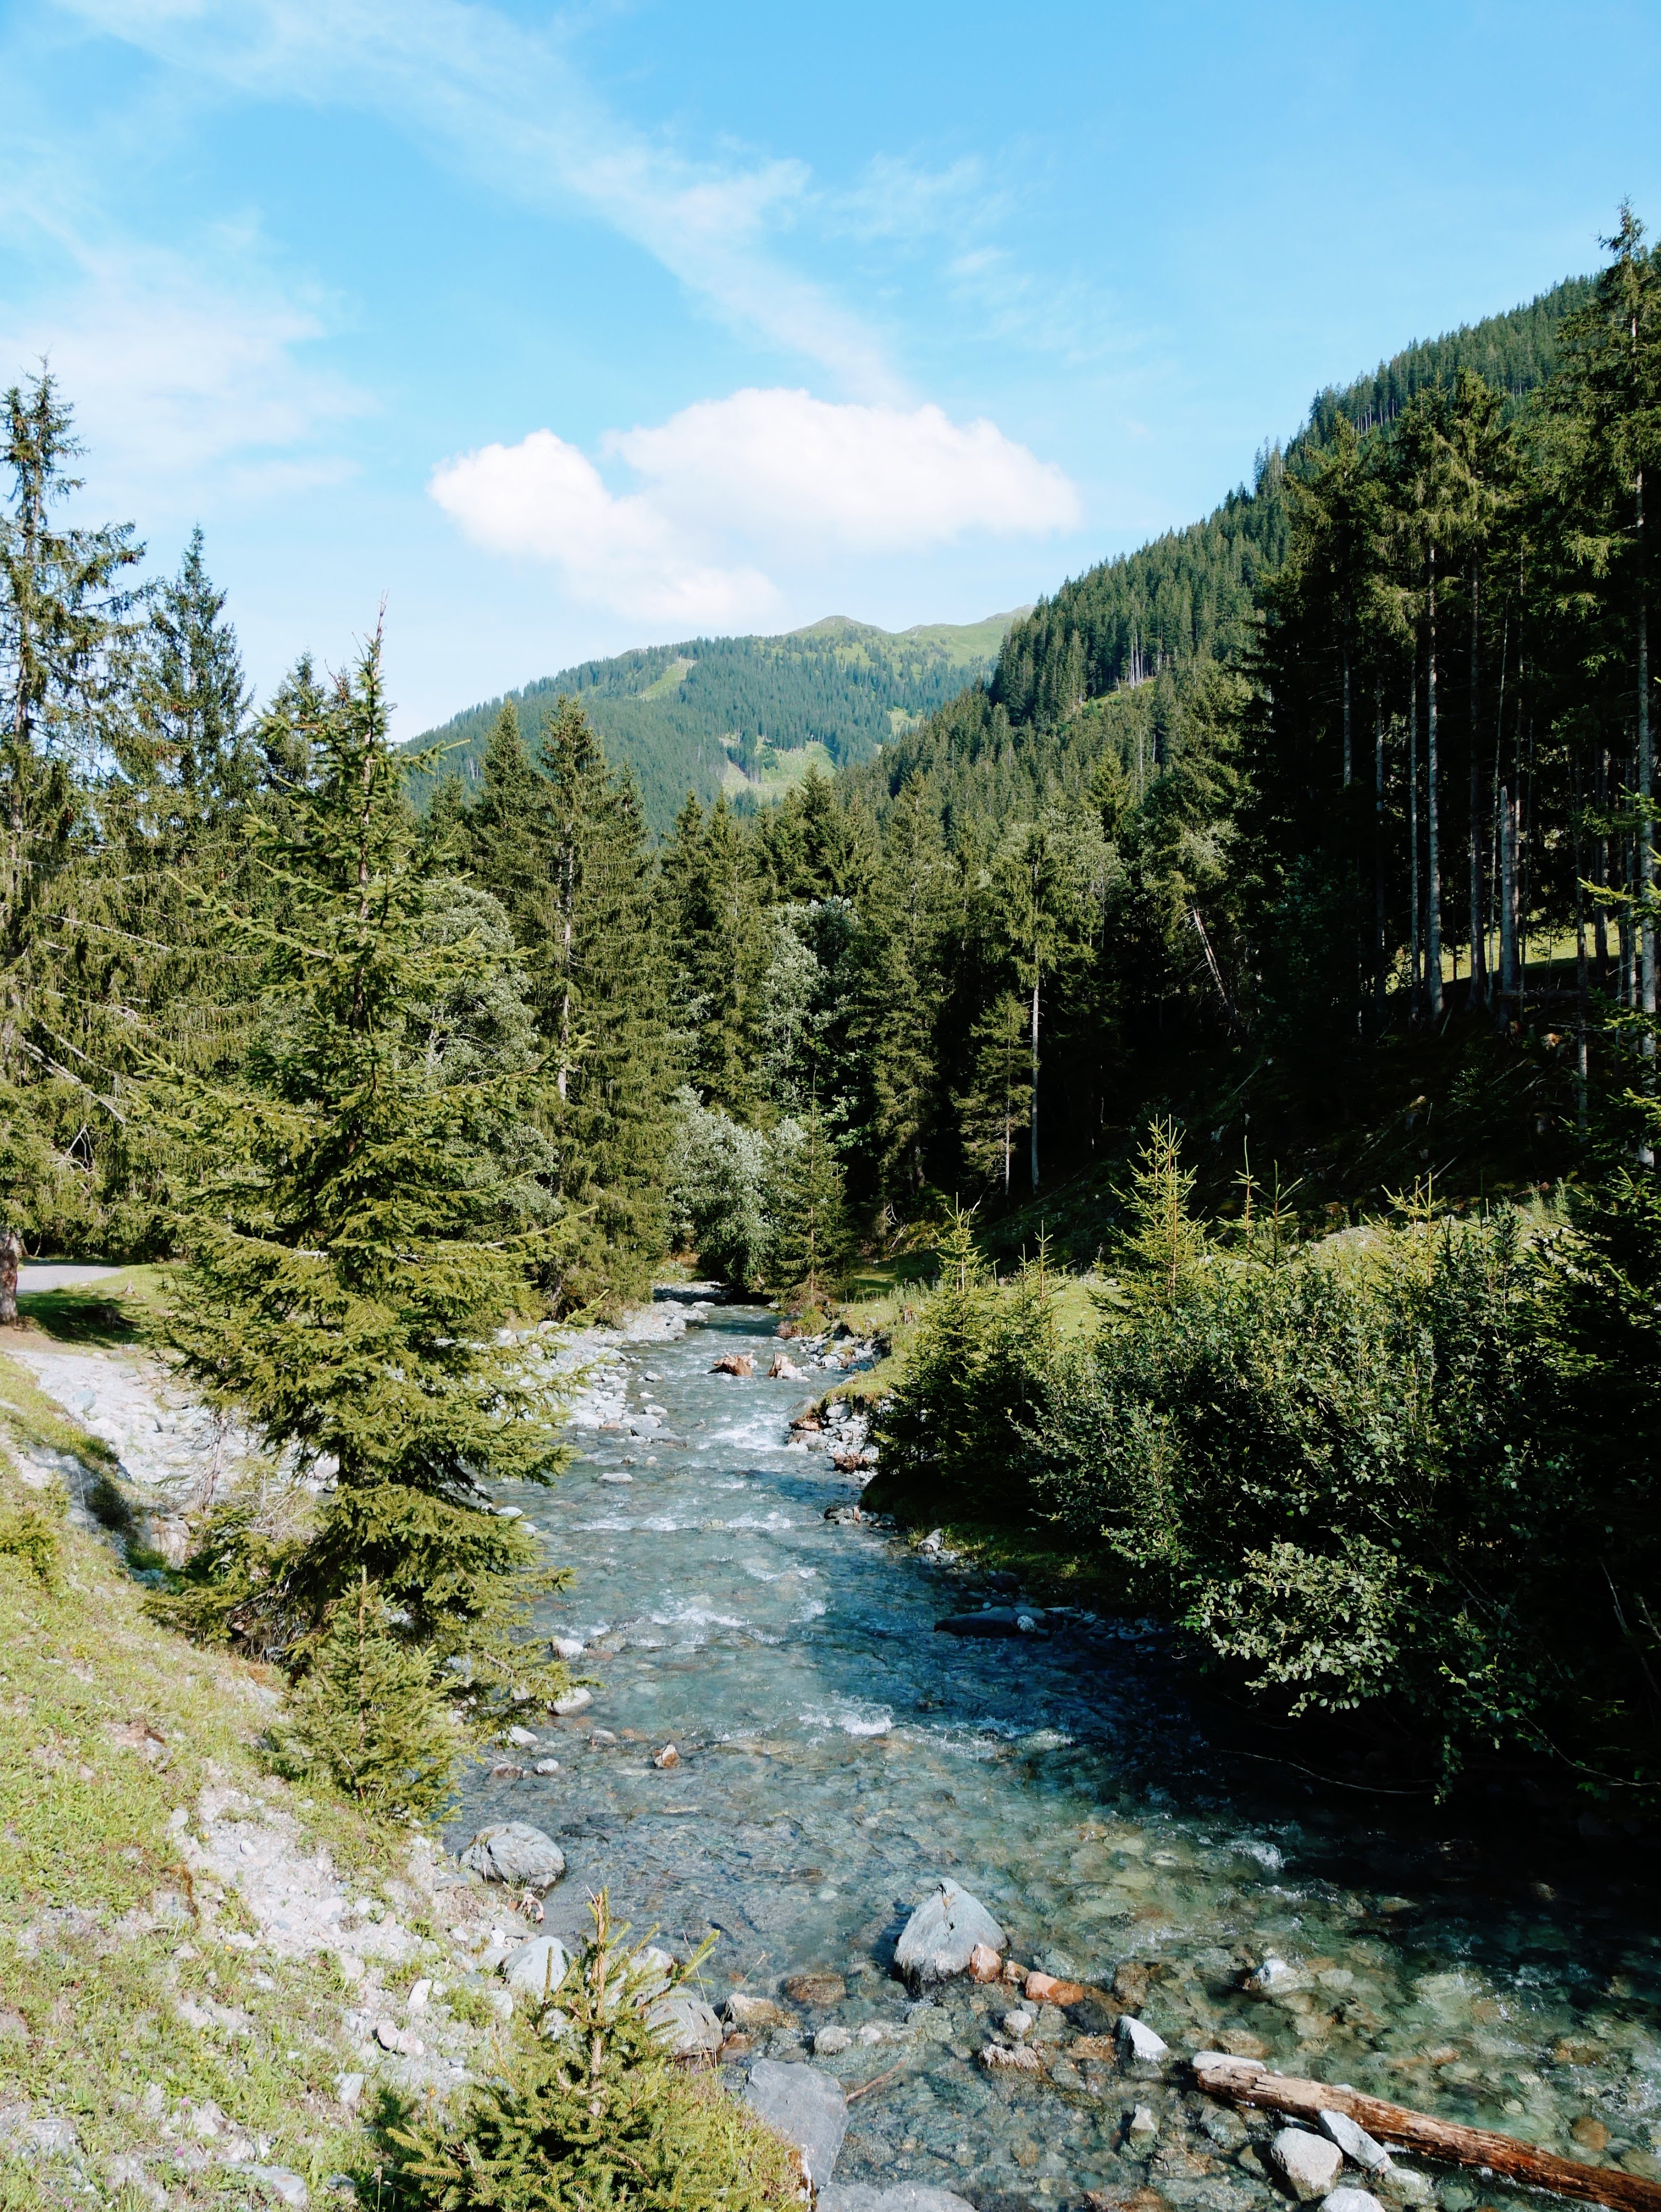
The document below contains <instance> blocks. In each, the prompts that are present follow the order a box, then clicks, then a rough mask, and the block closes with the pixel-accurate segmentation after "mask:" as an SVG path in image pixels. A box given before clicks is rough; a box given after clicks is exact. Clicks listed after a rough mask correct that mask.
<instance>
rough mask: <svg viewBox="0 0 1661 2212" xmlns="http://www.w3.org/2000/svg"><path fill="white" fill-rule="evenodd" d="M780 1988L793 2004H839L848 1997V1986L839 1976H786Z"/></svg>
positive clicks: (822, 1974) (810, 1974) (814, 1973)
mask: <svg viewBox="0 0 1661 2212" xmlns="http://www.w3.org/2000/svg"><path fill="white" fill-rule="evenodd" d="M780 1987H781V1988H782V1990H783V1991H784V1994H785V1995H786V1996H788V1998H789V1999H790V2001H791V2002H792V2003H793V2004H800V2005H833V2004H840V2003H841V2002H842V2001H843V1998H844V1997H845V1996H847V1995H848V1984H847V1983H846V1982H845V1981H843V1978H842V1976H841V1975H840V1974H828V1973H819V1972H809V1973H805V1974H787V1975H786V1976H785V1978H784V1980H783V1981H782V1984H780Z"/></svg>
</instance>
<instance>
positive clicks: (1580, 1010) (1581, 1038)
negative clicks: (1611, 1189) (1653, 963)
mask: <svg viewBox="0 0 1661 2212" xmlns="http://www.w3.org/2000/svg"><path fill="white" fill-rule="evenodd" d="M1581 817H1582V808H1581V799H1580V756H1579V752H1578V751H1577V752H1576V754H1575V756H1574V987H1575V999H1576V1006H1575V1028H1576V1030H1577V1035H1576V1036H1575V1040H1574V1121H1575V1127H1577V1128H1578V1129H1579V1130H1581V1131H1582V1132H1583V1133H1584V1131H1585V1126H1586V1077H1587V1072H1588V1071H1587V1066H1586V1022H1587V1016H1588V1003H1587V1002H1588V998H1589V993H1588V990H1587V976H1586V905H1585V889H1584V887H1583V885H1582V882H1581V878H1582V877H1583V876H1584V875H1585V865H1584V863H1583V860H1582V859H1581V851H1580V844H1581V832H1582V828H1583V823H1582V818H1581Z"/></svg>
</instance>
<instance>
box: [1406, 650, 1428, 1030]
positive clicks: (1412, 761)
mask: <svg viewBox="0 0 1661 2212" xmlns="http://www.w3.org/2000/svg"><path fill="white" fill-rule="evenodd" d="M1408 855H1409V858H1408V872H1409V904H1410V906H1411V908H1412V932H1413V992H1412V1000H1413V1020H1414V1023H1415V1026H1416V1025H1417V1024H1418V1021H1419V1018H1420V1016H1421V1014H1422V1013H1423V1012H1424V987H1425V968H1424V943H1423V936H1422V932H1421V908H1420V904H1419V655H1418V653H1417V652H1416V651H1415V653H1414V656H1413V679H1412V681H1411V683H1409V685H1408Z"/></svg>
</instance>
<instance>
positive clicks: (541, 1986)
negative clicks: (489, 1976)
mask: <svg viewBox="0 0 1661 2212" xmlns="http://www.w3.org/2000/svg"><path fill="white" fill-rule="evenodd" d="M570 1963H571V1960H570V1954H569V1953H568V1952H567V1950H566V1948H565V1946H564V1945H563V1943H562V1942H560V1940H559V1938H558V1936H532V1938H531V1940H530V1942H528V1943H519V1944H515V1946H514V1948H513V1949H512V1950H511V1951H510V1952H509V1953H508V1955H507V1957H506V1958H505V1959H504V1960H502V1980H503V1981H504V1982H506V1983H507V1984H508V1988H509V1989H510V1990H513V1991H514V1995H515V1996H523V1997H529V1998H530V1999H531V2000H532V2002H534V2003H537V2004H540V2003H541V2002H542V2000H543V1998H544V1996H545V1995H551V1994H552V1992H553V1991H554V1990H557V1988H558V1987H559V1985H560V1984H561V1983H562V1982H563V1980H564V1979H565V1970H566V1968H567V1967H568V1966H569V1965H570Z"/></svg>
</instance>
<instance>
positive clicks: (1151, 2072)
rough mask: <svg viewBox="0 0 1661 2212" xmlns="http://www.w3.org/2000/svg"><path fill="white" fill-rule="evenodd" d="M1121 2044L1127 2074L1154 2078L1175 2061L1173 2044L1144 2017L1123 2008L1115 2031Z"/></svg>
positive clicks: (1120, 2055) (1121, 2058)
mask: <svg viewBox="0 0 1661 2212" xmlns="http://www.w3.org/2000/svg"><path fill="white" fill-rule="evenodd" d="M1115 2033H1116V2035H1117V2038H1118V2044H1119V2063H1120V2064H1121V2065H1122V2066H1123V2068H1124V2070H1125V2072H1126V2073H1127V2074H1135V2075H1141V2076H1142V2077H1143V2078H1144V2079H1146V2080H1152V2079H1153V2078H1154V2077H1155V2076H1157V2075H1160V2074H1163V2073H1164V2072H1165V2068H1166V2067H1167V2066H1168V2065H1169V2064H1170V2063H1171V2045H1169V2044H1168V2043H1167V2042H1166V2041H1165V2038H1164V2037H1163V2036H1160V2035H1155V2033H1153V2029H1152V2028H1151V2027H1148V2026H1147V2023H1146V2022H1145V2021H1140V2020H1137V2019H1136V2018H1135V2016H1134V2015H1132V2014H1130V2013H1128V2012H1122V2013H1121V2014H1120V2015H1119V2024H1118V2027H1117V2028H1116V2031H1115Z"/></svg>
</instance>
